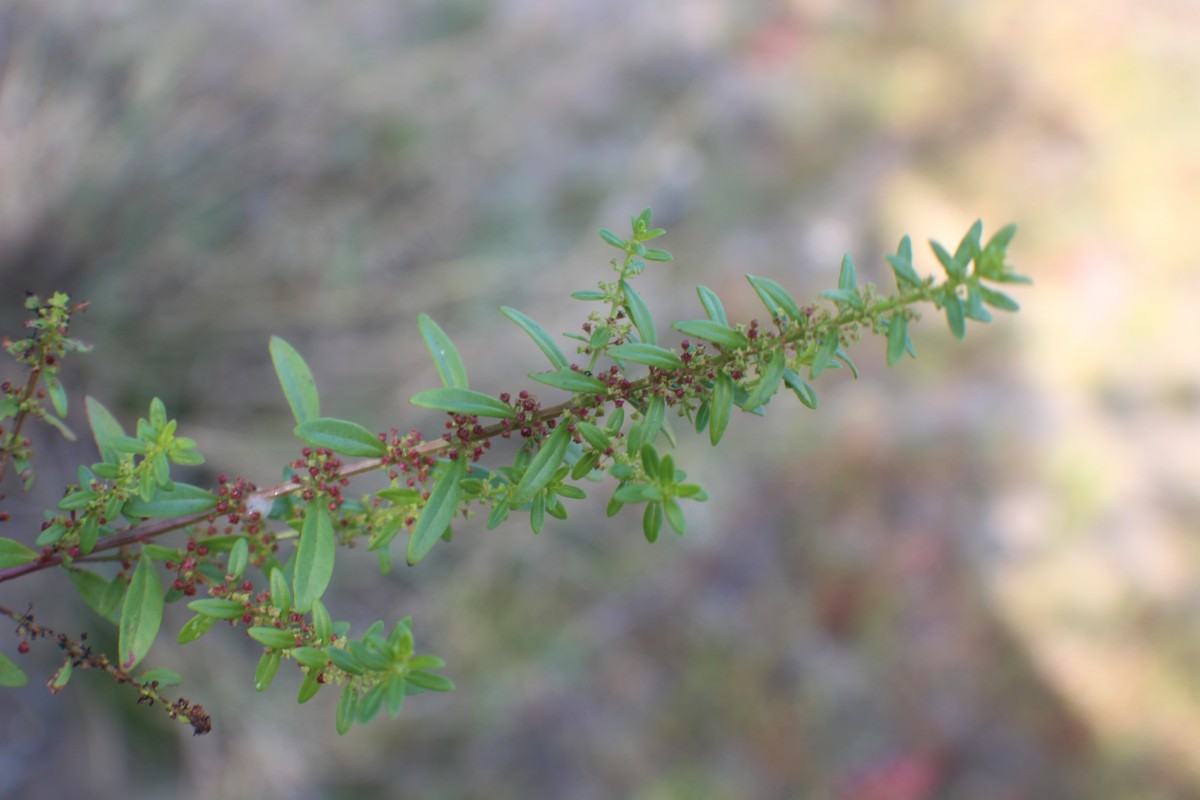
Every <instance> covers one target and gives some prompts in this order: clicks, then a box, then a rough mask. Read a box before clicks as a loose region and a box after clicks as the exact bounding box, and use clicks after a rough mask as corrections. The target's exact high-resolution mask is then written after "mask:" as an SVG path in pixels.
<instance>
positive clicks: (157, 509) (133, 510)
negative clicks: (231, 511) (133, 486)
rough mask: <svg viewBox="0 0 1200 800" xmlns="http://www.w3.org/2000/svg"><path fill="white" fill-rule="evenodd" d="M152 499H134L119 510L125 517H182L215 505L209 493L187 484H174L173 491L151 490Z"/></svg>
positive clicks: (212, 496)
mask: <svg viewBox="0 0 1200 800" xmlns="http://www.w3.org/2000/svg"><path fill="white" fill-rule="evenodd" d="M152 495H153V496H152V499H150V500H143V499H142V498H140V497H135V498H133V499H132V500H130V501H129V502H128V503H126V504H125V507H124V508H123V509H122V510H121V513H123V514H124V515H125V516H127V517H150V518H154V519H158V518H164V517H184V516H187V515H189V514H199V513H200V512H201V511H207V510H208V509H210V508H212V507H213V506H215V505H216V504H217V498H216V496H215V495H213V494H212V493H211V492H208V491H206V490H204V489H201V488H200V487H199V486H192V485H190V484H187V483H176V484H175V488H174V489H169V490H168V489H159V490H158V491H156V492H155V491H153V490H152Z"/></svg>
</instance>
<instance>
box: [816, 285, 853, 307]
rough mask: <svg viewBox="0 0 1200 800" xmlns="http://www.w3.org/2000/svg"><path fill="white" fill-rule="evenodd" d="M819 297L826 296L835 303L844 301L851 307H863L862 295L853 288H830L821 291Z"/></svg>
mask: <svg viewBox="0 0 1200 800" xmlns="http://www.w3.org/2000/svg"><path fill="white" fill-rule="evenodd" d="M821 297H825V298H828V299H829V300H832V301H834V302H835V303H845V304H846V305H848V306H850V307H852V308H863V305H864V303H863V299H862V295H860V294H859V293H858V291H857V290H855V289H831V290H829V291H826V292H821Z"/></svg>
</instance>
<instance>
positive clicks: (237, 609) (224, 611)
mask: <svg viewBox="0 0 1200 800" xmlns="http://www.w3.org/2000/svg"><path fill="white" fill-rule="evenodd" d="M187 606H188V608H190V609H191V610H192V611H195V612H196V613H197V614H203V615H204V616H206V617H213V618H215V619H241V618H242V615H243V614H245V613H246V604H245V603H242V602H240V601H238V600H222V599H221V598H218V597H206V598H204V599H203V600H193V601H192V602H190V603H188V604H187Z"/></svg>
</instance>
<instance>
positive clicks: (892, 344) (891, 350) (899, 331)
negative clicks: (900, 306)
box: [887, 311, 908, 367]
mask: <svg viewBox="0 0 1200 800" xmlns="http://www.w3.org/2000/svg"><path fill="white" fill-rule="evenodd" d="M907 344H908V318H907V317H905V316H904V315H903V314H901V313H900V312H898V311H897V312H896V313H895V314H892V318H891V320H890V321H889V322H888V347H887V363H888V366H889V367H891V366H895V364H896V362H898V361H899V360H900V359H901V358H903V357H904V351H905V349H906V346H907Z"/></svg>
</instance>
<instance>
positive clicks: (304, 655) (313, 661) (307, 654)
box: [292, 647, 329, 669]
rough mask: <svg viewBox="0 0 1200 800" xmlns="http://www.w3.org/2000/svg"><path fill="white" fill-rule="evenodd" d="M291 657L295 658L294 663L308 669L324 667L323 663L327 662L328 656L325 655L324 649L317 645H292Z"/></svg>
mask: <svg viewBox="0 0 1200 800" xmlns="http://www.w3.org/2000/svg"><path fill="white" fill-rule="evenodd" d="M292 658H294V659H296V663H298V664H301V665H303V666H305V667H308V668H309V669H324V668H325V665H326V664H327V663H329V656H327V655H325V651H324V650H322V649H321V648H319V647H294V648H292Z"/></svg>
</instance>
